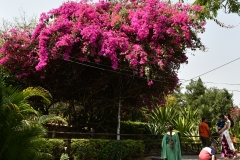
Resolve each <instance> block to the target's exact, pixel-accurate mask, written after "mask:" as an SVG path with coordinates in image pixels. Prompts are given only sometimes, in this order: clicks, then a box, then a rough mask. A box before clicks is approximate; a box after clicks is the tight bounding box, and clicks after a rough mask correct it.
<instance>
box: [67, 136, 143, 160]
mask: <svg viewBox="0 0 240 160" xmlns="http://www.w3.org/2000/svg"><path fill="white" fill-rule="evenodd" d="M71 148H72V151H73V156H74V159H75V160H78V159H81V160H118V159H122V160H124V159H131V158H132V157H138V156H140V155H141V154H142V153H143V152H144V144H143V142H142V141H140V140H138V141H136V140H113V141H111V140H101V139H93V140H87V139H78V140H76V139H73V140H72V145H71Z"/></svg>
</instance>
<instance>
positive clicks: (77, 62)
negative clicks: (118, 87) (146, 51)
mask: <svg viewBox="0 0 240 160" xmlns="http://www.w3.org/2000/svg"><path fill="white" fill-rule="evenodd" d="M69 58H72V59H74V60H70V59H68V60H66V59H64V58H63V57H61V59H63V60H65V61H69V62H72V63H76V64H80V65H84V66H87V67H92V68H95V69H100V70H104V71H109V72H113V73H118V74H123V75H127V76H132V77H136V78H141V79H146V80H148V81H149V80H152V81H157V82H163V83H168V84H170V82H168V81H164V80H160V79H154V78H150V79H148V78H147V77H141V76H137V75H134V74H129V73H124V72H121V71H116V70H113V69H112V67H111V66H107V65H103V64H98V63H94V62H91V63H93V64H94V65H100V66H104V67H108V68H111V69H106V68H102V67H98V66H94V65H90V64H86V63H82V62H79V61H76V60H77V59H76V58H75V57H71V56H69ZM87 63H89V62H87ZM120 70H123V71H128V72H132V73H133V71H132V70H128V69H121V68H120ZM161 78H164V79H173V78H170V77H161Z"/></svg>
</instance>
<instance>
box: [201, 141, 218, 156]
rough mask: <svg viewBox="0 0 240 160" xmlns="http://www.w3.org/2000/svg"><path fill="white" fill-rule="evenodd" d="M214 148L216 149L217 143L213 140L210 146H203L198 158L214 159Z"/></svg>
mask: <svg viewBox="0 0 240 160" xmlns="http://www.w3.org/2000/svg"><path fill="white" fill-rule="evenodd" d="M216 149H217V144H216V143H215V142H212V143H211V146H210V147H204V148H203V149H202V150H201V152H200V154H199V159H200V160H216V159H217V158H216Z"/></svg>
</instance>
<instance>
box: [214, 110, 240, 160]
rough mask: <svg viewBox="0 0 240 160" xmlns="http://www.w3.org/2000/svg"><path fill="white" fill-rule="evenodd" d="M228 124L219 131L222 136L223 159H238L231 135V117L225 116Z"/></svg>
mask: <svg viewBox="0 0 240 160" xmlns="http://www.w3.org/2000/svg"><path fill="white" fill-rule="evenodd" d="M224 118H225V120H226V123H225V125H224V127H223V128H222V129H221V130H220V131H218V133H219V134H222V138H221V148H222V149H221V157H222V158H224V159H225V160H227V159H228V158H233V159H236V158H237V154H236V152H235V147H234V145H233V142H232V139H231V137H230V134H229V130H230V127H231V121H230V120H229V116H228V115H227V114H226V115H225V116H224Z"/></svg>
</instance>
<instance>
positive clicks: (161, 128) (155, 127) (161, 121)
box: [147, 107, 177, 134]
mask: <svg viewBox="0 0 240 160" xmlns="http://www.w3.org/2000/svg"><path fill="white" fill-rule="evenodd" d="M176 114H177V112H176V110H175V109H174V108H172V107H158V108H156V109H155V110H154V111H153V112H152V113H150V114H149V115H148V119H149V121H148V123H147V126H148V128H149V130H150V132H151V133H152V134H162V133H165V131H166V126H167V125H168V124H169V123H171V122H172V120H173V119H174V118H175V117H176Z"/></svg>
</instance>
